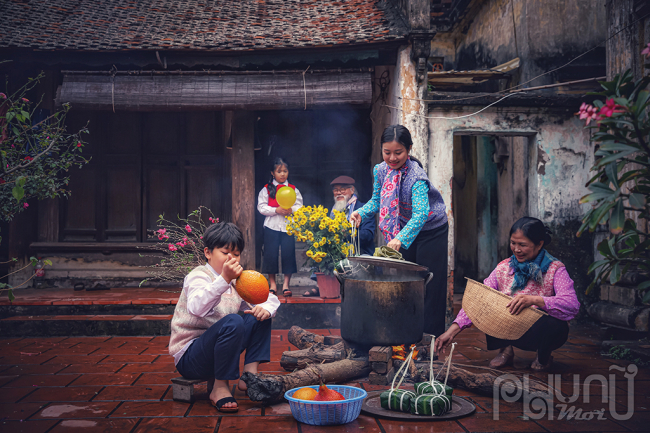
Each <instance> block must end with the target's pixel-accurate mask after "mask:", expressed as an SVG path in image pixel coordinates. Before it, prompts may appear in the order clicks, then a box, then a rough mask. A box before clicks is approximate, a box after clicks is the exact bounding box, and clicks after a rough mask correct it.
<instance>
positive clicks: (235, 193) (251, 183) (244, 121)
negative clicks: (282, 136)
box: [226, 111, 256, 269]
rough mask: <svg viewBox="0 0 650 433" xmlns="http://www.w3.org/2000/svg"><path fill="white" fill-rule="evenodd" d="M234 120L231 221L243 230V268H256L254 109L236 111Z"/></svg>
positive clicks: (232, 135)
mask: <svg viewBox="0 0 650 433" xmlns="http://www.w3.org/2000/svg"><path fill="white" fill-rule="evenodd" d="M228 118H232V123H231V125H232V126H231V137H232V150H231V164H230V167H231V176H232V221H233V222H234V223H235V224H237V227H239V228H240V229H241V231H242V232H243V233H244V241H245V242H246V246H245V248H244V252H243V254H242V257H241V264H242V267H243V268H244V269H255V207H256V206H255V205H256V198H255V153H254V150H253V149H254V139H255V137H254V130H255V113H254V112H252V111H234V112H233V113H232V116H230V115H227V116H226V119H228Z"/></svg>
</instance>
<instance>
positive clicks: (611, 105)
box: [599, 98, 625, 120]
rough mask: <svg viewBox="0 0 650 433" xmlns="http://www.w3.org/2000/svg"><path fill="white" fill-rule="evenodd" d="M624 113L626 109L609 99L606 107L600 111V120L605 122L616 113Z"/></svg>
mask: <svg viewBox="0 0 650 433" xmlns="http://www.w3.org/2000/svg"><path fill="white" fill-rule="evenodd" d="M624 111H625V109H624V108H623V107H622V106H621V105H618V104H617V103H616V102H614V99H612V98H609V99H608V100H607V102H606V103H605V105H603V106H602V107H601V109H600V113H599V114H600V120H603V119H605V118H606V117H612V115H613V114H614V113H622V112H624Z"/></svg>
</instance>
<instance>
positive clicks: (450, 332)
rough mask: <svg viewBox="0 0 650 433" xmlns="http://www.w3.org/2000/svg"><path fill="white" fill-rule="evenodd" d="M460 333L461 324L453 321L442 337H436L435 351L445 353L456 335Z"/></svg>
mask: <svg viewBox="0 0 650 433" xmlns="http://www.w3.org/2000/svg"><path fill="white" fill-rule="evenodd" d="M459 333H460V326H458V325H457V324H456V323H452V324H451V326H450V327H449V329H447V331H446V332H445V333H444V334H442V335H441V336H440V337H438V338H436V345H435V351H436V353H443V354H444V353H445V351H446V350H447V347H448V346H449V345H450V344H451V343H452V342H453V341H454V337H456V335H458V334H459Z"/></svg>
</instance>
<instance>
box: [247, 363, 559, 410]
mask: <svg viewBox="0 0 650 433" xmlns="http://www.w3.org/2000/svg"><path fill="white" fill-rule="evenodd" d="M424 364H425V363H418V367H419V370H420V380H422V381H424V380H428V377H429V368H428V363H427V365H426V368H424ZM433 365H434V373H437V372H438V371H439V370H440V369H441V367H442V365H443V363H442V362H441V361H436V362H434V363H433ZM470 368H471V367H470ZM369 373H370V365H369V362H368V359H367V358H357V359H344V360H341V361H336V362H332V363H329V364H319V365H310V366H309V367H308V368H305V369H303V370H298V371H295V372H293V373H289V374H286V375H266V374H259V375H255V374H252V373H248V372H246V373H244V374H243V375H242V380H243V381H244V382H245V383H246V386H248V397H249V398H250V399H251V400H253V401H261V402H264V403H275V402H277V401H280V400H281V399H282V398H283V396H284V393H285V392H286V391H288V390H290V389H293V388H297V387H300V386H308V385H318V384H319V383H320V382H321V380H322V381H323V382H324V383H341V382H349V381H351V380H353V379H355V378H358V377H365V376H368V374H369ZM444 373H446V370H445V371H444V372H442V373H441V374H440V376H439V379H441V380H442V381H444ZM382 377H384V378H385V376H382ZM497 377H498V376H497V375H496V374H493V373H490V372H487V373H472V372H471V371H468V370H465V369H463V368H459V367H454V366H453V365H452V367H451V369H450V371H449V378H448V379H447V384H448V385H450V386H451V387H453V388H456V389H464V390H467V391H472V392H475V393H477V394H480V395H484V396H488V397H492V396H493V394H494V386H495V381H496V380H497ZM391 379H392V378H391ZM384 383H385V384H388V382H387V381H386V380H384V381H383V382H382V384H384ZM386 386H388V385H386ZM498 386H499V387H500V388H501V389H502V390H504V391H505V392H506V393H507V394H508V395H514V391H515V388H514V385H513V384H512V383H509V382H504V383H501V384H498ZM529 391H530V392H533V393H534V392H539V393H547V392H548V386H547V385H546V384H542V383H538V382H535V381H531V382H530V383H529ZM499 395H502V393H499Z"/></svg>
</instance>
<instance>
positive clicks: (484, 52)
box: [431, 0, 606, 87]
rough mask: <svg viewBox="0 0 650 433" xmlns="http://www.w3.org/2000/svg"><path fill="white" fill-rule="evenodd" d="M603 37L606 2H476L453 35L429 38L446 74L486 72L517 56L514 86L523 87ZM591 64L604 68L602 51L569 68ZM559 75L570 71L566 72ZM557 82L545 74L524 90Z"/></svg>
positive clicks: (595, 43)
mask: <svg viewBox="0 0 650 433" xmlns="http://www.w3.org/2000/svg"><path fill="white" fill-rule="evenodd" d="M605 36H606V27H605V0H488V1H475V2H472V4H471V5H470V7H469V9H468V12H467V14H466V15H465V17H464V18H463V19H462V20H461V21H460V22H459V23H458V24H457V25H456V26H454V29H453V31H452V32H450V33H440V34H438V35H436V36H435V37H434V39H433V41H432V44H431V47H432V52H431V56H442V57H445V69H449V66H452V64H453V68H454V69H457V70H468V69H482V68H491V67H494V66H496V65H499V64H501V63H505V62H507V61H509V60H512V59H514V58H515V57H519V58H520V59H521V60H522V63H521V66H520V68H519V74H520V76H519V82H525V81H529V80H530V79H532V78H534V77H536V76H537V75H540V74H541V73H543V72H546V71H548V70H550V69H552V68H553V67H557V66H560V65H562V64H564V63H566V62H567V61H568V60H570V59H571V58H572V57H575V56H577V55H579V54H582V53H583V52H584V51H587V50H589V49H590V48H593V47H594V46H595V45H597V44H598V43H600V42H602V41H603V40H604V39H605ZM452 47H453V50H452ZM447 59H451V60H452V61H451V62H449V61H448V60H447ZM594 62H596V63H597V62H601V63H603V64H604V52H603V50H602V49H599V50H595V51H593V52H592V53H590V54H588V55H587V56H585V57H583V58H581V59H580V60H579V61H577V62H576V63H575V64H573V65H572V67H574V66H580V65H583V66H584V65H585V64H591V63H594ZM590 72H593V71H590V70H588V69H584V68H583V70H582V71H575V73H577V74H587V75H588V74H589V73H590ZM560 73H562V74H567V73H568V74H572V73H574V72H573V71H572V70H571V69H570V68H568V69H564V70H563V71H561V72H560ZM557 79H558V75H557V74H555V73H553V74H549V75H546V76H544V77H541V78H538V79H536V80H534V81H532V82H531V83H530V84H529V85H528V87H531V86H538V85H543V84H549V83H552V82H554V81H555V80H557Z"/></svg>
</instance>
